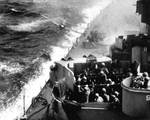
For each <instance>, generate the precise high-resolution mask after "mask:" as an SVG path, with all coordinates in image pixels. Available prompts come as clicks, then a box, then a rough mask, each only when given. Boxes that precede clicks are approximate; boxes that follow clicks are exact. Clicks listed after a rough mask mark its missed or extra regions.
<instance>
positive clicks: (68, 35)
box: [0, 0, 111, 120]
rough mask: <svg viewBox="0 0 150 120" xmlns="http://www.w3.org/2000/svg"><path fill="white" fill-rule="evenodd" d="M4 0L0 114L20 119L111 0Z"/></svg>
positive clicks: (7, 119) (4, 119) (0, 14)
mask: <svg viewBox="0 0 150 120" xmlns="http://www.w3.org/2000/svg"><path fill="white" fill-rule="evenodd" d="M28 1H29V0H28ZM0 2H1V3H0V120H14V119H16V118H17V117H19V116H21V115H22V114H23V95H25V96H26V97H25V107H26V109H27V108H28V107H29V105H30V104H31V100H32V98H33V97H35V96H36V95H37V94H38V93H39V92H40V90H41V88H42V87H43V86H44V85H45V83H46V81H48V79H49V77H50V76H49V72H50V70H49V67H50V66H51V65H52V64H53V62H54V61H57V60H60V59H61V58H62V57H64V56H65V55H66V54H67V53H68V52H69V50H70V49H71V47H72V46H73V44H74V43H75V42H76V40H77V38H79V37H80V36H81V35H82V33H84V31H85V29H86V28H87V27H88V24H89V23H90V22H92V20H93V19H94V18H95V17H96V16H97V15H98V14H100V10H102V9H104V8H105V7H106V6H107V5H108V4H109V3H110V2H111V0H93V1H90V0H83V1H80V0H72V1H70V0H61V1H59V0H51V1H48V0H33V2H30V3H29V2H26V1H23V0H20V1H19V0H18V1H17V0H13V1H9V0H8V1H7V2H6V1H0ZM61 25H63V26H61ZM64 26H65V27H64Z"/></svg>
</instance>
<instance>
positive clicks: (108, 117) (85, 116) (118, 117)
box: [78, 109, 149, 120]
mask: <svg viewBox="0 0 150 120" xmlns="http://www.w3.org/2000/svg"><path fill="white" fill-rule="evenodd" d="M78 116H79V119H80V120H92V119H94V120H149V118H133V117H129V116H127V115H125V114H124V113H122V111H121V110H120V109H117V110H98V109H81V110H80V111H79V112H78Z"/></svg>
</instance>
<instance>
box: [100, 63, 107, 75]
mask: <svg viewBox="0 0 150 120" xmlns="http://www.w3.org/2000/svg"><path fill="white" fill-rule="evenodd" d="M101 71H104V73H105V74H106V75H108V74H109V71H108V69H107V67H106V65H105V63H101Z"/></svg>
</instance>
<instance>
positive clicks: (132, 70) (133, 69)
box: [131, 61, 139, 76]
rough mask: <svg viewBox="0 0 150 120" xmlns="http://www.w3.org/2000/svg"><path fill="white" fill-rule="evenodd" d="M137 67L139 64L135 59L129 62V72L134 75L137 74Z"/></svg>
mask: <svg viewBox="0 0 150 120" xmlns="http://www.w3.org/2000/svg"><path fill="white" fill-rule="evenodd" d="M138 67H139V64H138V63H137V61H134V62H133V63H132V64H131V72H132V73H133V75H134V76H137V74H138Z"/></svg>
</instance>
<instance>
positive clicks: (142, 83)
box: [130, 72, 150, 89]
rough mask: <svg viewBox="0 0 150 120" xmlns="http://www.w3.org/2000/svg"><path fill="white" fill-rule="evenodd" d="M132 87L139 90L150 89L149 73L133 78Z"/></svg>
mask: <svg viewBox="0 0 150 120" xmlns="http://www.w3.org/2000/svg"><path fill="white" fill-rule="evenodd" d="M130 87H132V88H138V89H150V77H149V75H148V73H147V72H143V73H142V75H137V76H133V77H132V82H131V85H130Z"/></svg>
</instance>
